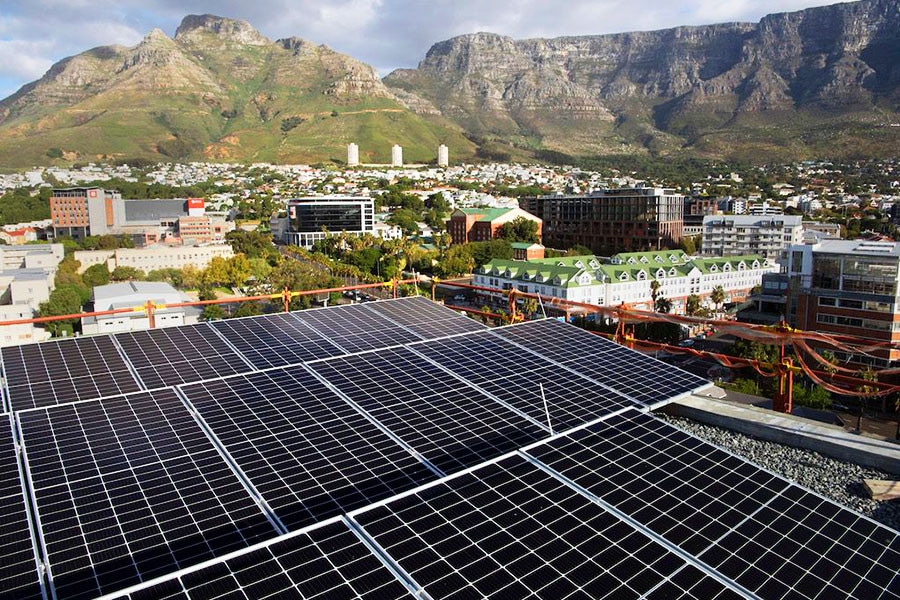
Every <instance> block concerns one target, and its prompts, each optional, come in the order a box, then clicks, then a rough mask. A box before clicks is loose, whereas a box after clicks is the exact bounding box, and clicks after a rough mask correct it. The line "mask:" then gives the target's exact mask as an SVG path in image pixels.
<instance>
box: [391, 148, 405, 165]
mask: <svg viewBox="0 0 900 600" xmlns="http://www.w3.org/2000/svg"><path fill="white" fill-rule="evenodd" d="M391 166H392V167H402V166H403V148H402V147H401V146H398V145H397V144H394V145H393V146H391Z"/></svg>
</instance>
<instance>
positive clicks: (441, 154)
mask: <svg viewBox="0 0 900 600" xmlns="http://www.w3.org/2000/svg"><path fill="white" fill-rule="evenodd" d="M437 166H439V167H447V166H450V149H449V148H447V146H445V145H444V144H441V145H440V146H438V155H437Z"/></svg>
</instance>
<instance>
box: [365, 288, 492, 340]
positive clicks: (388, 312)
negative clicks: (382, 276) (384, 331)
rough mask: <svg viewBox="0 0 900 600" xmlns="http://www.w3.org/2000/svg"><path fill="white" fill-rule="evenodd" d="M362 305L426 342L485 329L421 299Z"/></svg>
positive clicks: (425, 299) (384, 301) (454, 312)
mask: <svg viewBox="0 0 900 600" xmlns="http://www.w3.org/2000/svg"><path fill="white" fill-rule="evenodd" d="M363 306H365V307H366V308H367V309H369V310H371V311H374V312H376V313H378V314H380V315H382V316H385V317H387V318H389V319H390V320H392V321H395V322H397V323H399V324H401V325H403V326H404V327H406V328H407V329H409V330H411V331H413V332H415V333H416V334H417V335H418V336H419V337H421V338H422V339H426V340H430V339H433V338H438V337H443V336H446V335H454V334H457V333H465V332H467V331H483V330H484V329H486V327H485V326H484V325H483V324H482V323H480V322H479V321H476V320H474V319H470V318H469V317H466V316H463V315H460V314H458V313H457V312H456V311H454V310H451V309H449V308H446V307H445V306H443V305H441V304H438V303H436V302H432V301H431V300H428V299H427V298H424V297H422V296H412V297H410V298H399V299H397V300H382V301H379V302H368V303H366V304H364V305H363Z"/></svg>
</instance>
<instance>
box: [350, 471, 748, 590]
mask: <svg viewBox="0 0 900 600" xmlns="http://www.w3.org/2000/svg"><path fill="white" fill-rule="evenodd" d="M353 518H354V519H355V520H356V521H357V522H358V523H359V524H360V525H362V526H363V529H364V531H365V532H366V533H367V534H369V535H370V536H371V537H373V538H374V539H375V541H377V542H378V544H379V545H380V546H381V547H382V548H384V549H385V550H386V551H387V553H388V555H389V556H391V557H392V558H393V559H394V560H395V561H396V562H397V563H398V564H399V565H400V566H401V567H402V568H403V569H404V570H405V571H406V572H407V573H409V575H410V576H411V577H412V579H413V580H414V581H415V582H416V583H417V584H418V585H420V586H421V587H422V588H423V589H424V590H425V592H426V593H427V594H428V595H429V596H431V597H432V598H504V599H517V598H547V599H550V600H557V599H560V598H594V599H599V598H638V597H643V596H642V595H643V594H647V595H648V597H654V598H658V597H666V598H703V599H725V598H728V599H731V598H739V597H740V596H738V595H737V594H736V593H734V592H733V591H731V590H729V589H728V588H727V587H725V586H724V585H723V584H722V583H720V582H718V581H717V580H715V579H714V578H712V577H710V576H708V575H706V574H704V573H703V572H702V571H700V570H699V569H697V568H695V567H693V566H691V565H689V564H688V563H687V562H686V561H685V560H684V559H683V558H680V557H679V556H678V555H676V554H675V553H674V552H672V551H671V550H669V549H667V548H666V547H665V546H663V545H662V544H659V543H658V542H655V541H653V540H652V539H651V538H650V537H648V536H647V535H645V534H644V533H641V532H639V531H638V530H636V529H634V528H633V527H631V526H629V525H627V524H626V523H624V522H623V521H621V520H620V519H618V518H617V517H616V516H614V515H612V514H611V513H609V512H607V511H605V510H604V509H603V508H601V507H600V506H599V505H598V504H596V503H594V502H592V501H591V500H589V499H588V498H587V497H585V496H583V495H581V494H579V493H578V492H576V491H575V490H574V489H572V488H570V487H569V486H567V485H566V484H565V483H563V482H562V481H560V480H559V479H557V478H554V477H552V476H550V475H549V474H547V473H546V472H544V471H542V470H541V469H539V468H538V467H536V466H534V465H533V464H530V463H529V462H527V461H526V460H525V459H524V458H522V457H520V456H513V457H510V458H507V459H504V460H502V461H500V462H499V463H496V464H491V465H487V466H483V467H480V468H478V469H476V470H474V471H472V472H471V473H467V474H464V475H460V476H458V477H453V478H451V479H449V480H448V481H445V482H442V483H440V484H438V485H433V486H428V487H427V488H425V489H423V490H420V491H418V492H415V493H414V494H411V495H408V496H404V497H401V498H399V499H397V500H393V501H391V502H388V503H386V504H385V505H382V506H377V507H374V508H370V509H366V510H363V511H360V512H359V513H355V514H354V515H353ZM663 592H664V594H663Z"/></svg>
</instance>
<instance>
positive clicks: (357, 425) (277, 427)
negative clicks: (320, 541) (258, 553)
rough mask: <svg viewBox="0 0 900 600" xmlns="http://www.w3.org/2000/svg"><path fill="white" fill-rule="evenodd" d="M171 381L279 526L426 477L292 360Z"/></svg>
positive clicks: (306, 521) (295, 525)
mask: <svg viewBox="0 0 900 600" xmlns="http://www.w3.org/2000/svg"><path fill="white" fill-rule="evenodd" d="M179 389H180V391H181V393H182V394H183V395H184V397H185V399H186V400H187V402H188V403H189V404H190V405H191V406H193V407H194V409H195V410H196V411H197V413H198V415H199V416H200V418H201V419H202V420H203V421H204V423H206V425H207V427H208V428H209V430H210V431H212V433H213V434H214V435H215V436H216V438H217V439H218V440H219V441H220V442H221V444H222V445H223V447H224V448H225V449H226V450H227V451H228V453H229V455H230V456H231V457H232V458H233V459H234V461H235V463H236V464H237V466H238V467H239V468H240V469H241V471H242V473H243V474H244V475H245V477H246V478H247V479H248V480H249V481H250V483H251V484H252V485H253V486H254V488H255V489H256V491H257V492H258V493H259V495H260V496H261V497H262V498H263V499H264V500H265V501H266V504H267V505H268V506H269V507H270V508H271V509H272V510H273V511H274V513H275V514H276V515H277V516H278V518H279V519H280V521H281V522H282V523H283V524H284V526H285V527H286V528H287V529H289V530H296V529H299V528H302V527H304V526H307V525H310V524H311V523H313V522H316V521H321V520H324V519H327V518H329V517H332V516H334V515H335V514H340V513H343V512H346V511H348V510H351V509H354V508H358V507H359V506H363V505H366V504H369V503H371V502H374V501H377V500H381V499H382V498H385V497H388V496H392V495H394V494H396V493H399V492H401V491H404V490H407V489H411V488H414V487H417V486H419V485H421V484H423V483H425V482H426V481H431V480H433V479H435V478H436V474H435V473H434V472H433V471H431V470H429V468H428V466H427V465H426V464H425V463H423V462H421V461H420V460H419V458H418V457H417V456H416V455H415V454H414V453H413V452H412V451H411V450H410V449H409V448H408V447H406V446H405V445H403V444H401V443H400V442H399V441H398V440H396V438H394V437H392V436H389V435H388V434H387V433H386V432H384V431H383V430H382V429H381V428H379V426H378V425H377V424H376V422H374V421H373V420H371V419H370V418H369V416H368V415H366V414H365V413H362V412H361V411H359V410H358V408H357V407H355V406H354V405H352V404H351V403H348V402H347V401H346V400H344V399H343V398H342V397H340V396H338V395H337V394H336V393H335V392H334V391H333V390H332V389H331V388H329V387H328V386H327V385H326V384H324V383H322V381H321V380H320V379H319V378H317V377H316V376H315V375H313V374H312V373H310V372H309V371H308V370H306V369H304V368H302V367H300V366H291V367H284V368H277V369H269V370H266V371H260V372H256V373H249V374H244V375H236V376H232V377H227V378H221V379H218V380H211V381H203V382H196V383H192V384H186V385H183V386H180V387H179Z"/></svg>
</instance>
